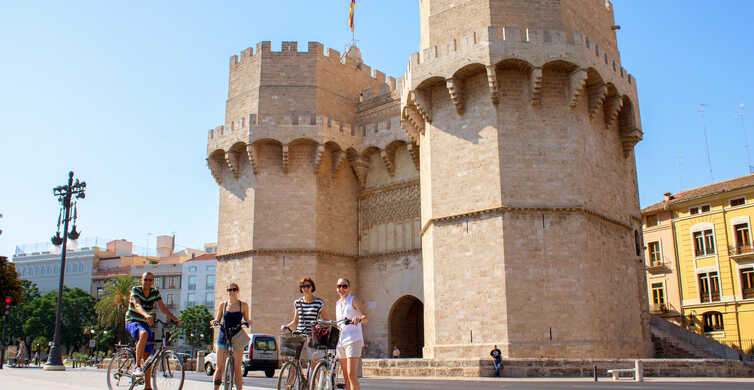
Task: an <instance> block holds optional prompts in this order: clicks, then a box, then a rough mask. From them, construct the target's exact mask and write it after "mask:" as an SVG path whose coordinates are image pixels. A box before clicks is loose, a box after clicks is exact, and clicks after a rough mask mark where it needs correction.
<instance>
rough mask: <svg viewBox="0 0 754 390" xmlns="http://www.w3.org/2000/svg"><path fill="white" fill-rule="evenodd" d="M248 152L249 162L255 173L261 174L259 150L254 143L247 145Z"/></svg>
mask: <svg viewBox="0 0 754 390" xmlns="http://www.w3.org/2000/svg"><path fill="white" fill-rule="evenodd" d="M246 154H247V155H249V163H251V169H252V170H253V171H254V174H255V175H258V174H259V165H258V164H257V151H256V149H255V148H254V145H246Z"/></svg>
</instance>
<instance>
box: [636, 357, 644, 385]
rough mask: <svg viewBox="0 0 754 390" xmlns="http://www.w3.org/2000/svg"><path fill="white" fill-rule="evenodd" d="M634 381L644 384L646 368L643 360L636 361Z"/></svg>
mask: <svg viewBox="0 0 754 390" xmlns="http://www.w3.org/2000/svg"><path fill="white" fill-rule="evenodd" d="M634 381H636V382H644V366H643V364H642V363H641V360H639V359H636V360H634Z"/></svg>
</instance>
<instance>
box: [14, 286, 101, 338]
mask: <svg viewBox="0 0 754 390" xmlns="http://www.w3.org/2000/svg"><path fill="white" fill-rule="evenodd" d="M57 303H58V293H57V292H54V291H50V292H48V293H47V294H45V295H42V296H41V297H39V298H37V299H35V300H33V301H32V305H31V310H30V311H31V315H30V317H29V318H28V319H27V320H26V321H25V322H24V324H23V332H24V334H25V335H27V336H30V337H39V336H44V337H46V338H47V339H49V340H52V339H53V337H54V332H55V310H56V308H57ZM61 307H62V308H61V317H62V318H61V326H60V340H59V342H60V345H61V346H65V347H66V349H67V350H68V351H71V349H78V348H79V347H80V346H82V345H85V344H86V343H87V342H88V341H89V333H88V332H87V328H88V327H87V325H88V324H91V323H93V322H94V319H95V315H94V297H92V296H91V295H89V293H87V292H86V291H84V290H82V289H80V288H78V287H77V288H74V289H70V288H68V287H63V302H62V305H61Z"/></svg>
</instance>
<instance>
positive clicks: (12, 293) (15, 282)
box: [0, 256, 23, 334]
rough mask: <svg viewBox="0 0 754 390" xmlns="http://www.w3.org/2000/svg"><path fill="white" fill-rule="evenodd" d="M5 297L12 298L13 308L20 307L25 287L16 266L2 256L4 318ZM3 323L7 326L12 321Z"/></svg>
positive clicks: (0, 307) (0, 286)
mask: <svg viewBox="0 0 754 390" xmlns="http://www.w3.org/2000/svg"><path fill="white" fill-rule="evenodd" d="M5 297H10V298H11V307H15V306H18V305H19V304H21V303H22V300H23V286H22V285H21V280H20V279H18V273H16V265H15V264H13V263H9V262H8V259H7V258H6V257H3V256H0V317H3V315H2V313H4V312H5ZM11 310H12V309H11ZM2 321H4V322H6V325H7V323H11V321H10V319H6V318H3V319H2ZM6 334H7V333H6Z"/></svg>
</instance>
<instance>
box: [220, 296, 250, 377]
mask: <svg viewBox="0 0 754 390" xmlns="http://www.w3.org/2000/svg"><path fill="white" fill-rule="evenodd" d="M226 291H227V292H228V300H227V301H225V302H223V303H222V305H220V306H219V307H218V308H217V313H215V319H214V320H212V321H211V322H212V325H213V326H216V325H217V324H219V323H223V324H224V325H225V328H226V329H235V328H237V330H236V331H235V333H234V334H229V335H228V339H229V340H230V342H231V344H232V345H233V359H234V360H235V361H236V362H238V363H237V364H236V365H235V366H234V369H235V374H234V375H233V377H234V378H235V380H236V389H238V390H242V389H243V376H242V375H241V367H242V366H243V364H242V363H243V348H244V347H245V346H246V344H247V343H248V342H249V335H248V333H246V330H245V329H241V328H240V326H241V325H246V328H247V329H248V325H249V321H250V320H249V304H248V303H246V302H243V301H241V300H240V299H238V285H237V284H235V283H230V284H228V288H227V289H226ZM228 349H229V348H228V346H227V345H225V334H224V333H223V329H222V328H220V331H219V332H218V333H217V340H216V341H215V351H216V359H217V360H216V362H217V370H215V378H214V384H215V390H217V389H219V388H220V385H222V384H223V380H222V378H223V371H225V354H226V353H227V351H228ZM229 386H232V384H229Z"/></svg>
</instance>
